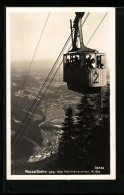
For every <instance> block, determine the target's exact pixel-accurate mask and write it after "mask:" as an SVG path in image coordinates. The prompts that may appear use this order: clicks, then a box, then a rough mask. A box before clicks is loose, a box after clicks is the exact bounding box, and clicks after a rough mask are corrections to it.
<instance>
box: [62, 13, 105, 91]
mask: <svg viewBox="0 0 124 195" xmlns="http://www.w3.org/2000/svg"><path fill="white" fill-rule="evenodd" d="M84 14H85V12H76V17H75V20H74V22H73V27H72V21H71V20H70V24H71V37H72V49H71V50H70V51H69V52H68V53H67V54H64V55H63V65H64V67H63V82H66V83H67V86H68V89H70V90H73V91H76V92H79V93H97V92H100V90H101V87H103V86H106V67H105V63H106V55H105V54H104V53H99V52H98V51H96V50H94V49H90V48H88V47H86V46H84V43H83V34H82V26H81V22H82V17H83V15H84ZM78 37H79V40H80V48H78V47H77V45H76V44H77V38H78Z"/></svg>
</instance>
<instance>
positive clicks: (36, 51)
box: [12, 12, 50, 115]
mask: <svg viewBox="0 0 124 195" xmlns="http://www.w3.org/2000/svg"><path fill="white" fill-rule="evenodd" d="M49 16H50V12H49V13H48V16H47V18H46V21H45V24H44V27H43V29H42V32H41V35H40V38H39V40H38V43H37V46H36V48H35V51H34V54H33V57H32V60H31V62H30V65H29V68H28V70H27V73H26V76H25V79H24V82H23V84H22V87H21V91H22V90H23V88H24V85H25V83H26V80H27V77H28V74H29V71H30V69H31V65H32V63H33V61H34V57H35V55H36V52H37V49H38V46H39V44H40V41H41V38H42V36H43V32H44V30H45V27H46V24H47V21H48V18H49ZM18 100H19V99H17V100H16V103H15V106H14V109H13V112H12V115H13V114H14V113H15V109H16V107H17V104H18Z"/></svg>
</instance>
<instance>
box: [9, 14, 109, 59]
mask: <svg viewBox="0 0 124 195" xmlns="http://www.w3.org/2000/svg"><path fill="white" fill-rule="evenodd" d="M82 11H84V10H82ZM48 13H49V12H42V11H41V12H11V14H10V57H11V62H17V61H18V62H23V61H27V62H30V61H31V59H32V57H33V54H34V51H35V49H36V46H37V43H38V41H39V37H40V34H41V32H42V29H43V26H44V23H45V21H46V18H47V16H48ZM105 13H106V12H97V13H95V12H91V13H90V15H89V17H88V19H87V21H86V23H85V24H84V26H83V28H82V30H83V37H84V44H85V45H86V43H87V42H88V41H89V39H90V37H91V36H92V34H93V32H94V30H95V29H96V27H97V26H98V24H99V23H100V21H101V20H102V18H103V16H104V15H105ZM74 18H75V11H74V12H50V16H49V19H48V22H47V25H46V28H45V30H44V33H43V36H42V38H41V41H40V44H39V47H38V49H37V52H36V55H35V58H34V62H35V61H48V60H50V61H55V60H56V58H57V57H58V55H59V53H60V51H61V49H62V47H63V45H64V44H65V42H66V40H67V38H68V36H69V35H70V19H72V21H73V20H74ZM108 23H109V13H108V15H107V16H106V17H105V19H104V21H103V23H102V24H101V26H100V27H99V29H98V30H97V32H96V33H95V35H94V36H93V38H92V40H91V41H90V43H89V44H88V47H90V48H93V49H96V50H98V51H99V52H101V53H102V52H103V53H107V54H108V52H109V47H108V42H109V34H108V32H109V25H108ZM70 43H71V42H70ZM69 45H70V44H69Z"/></svg>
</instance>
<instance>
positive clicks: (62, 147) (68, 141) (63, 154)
mask: <svg viewBox="0 0 124 195" xmlns="http://www.w3.org/2000/svg"><path fill="white" fill-rule="evenodd" d="M62 131H63V132H62V134H61V137H60V138H59V150H58V156H59V161H60V162H61V168H63V169H65V168H68V169H69V168H70V169H71V167H72V166H71V164H72V160H73V157H74V142H75V125H74V119H73V111H72V109H71V107H69V108H68V109H67V111H66V116H65V121H64V123H63V127H62Z"/></svg>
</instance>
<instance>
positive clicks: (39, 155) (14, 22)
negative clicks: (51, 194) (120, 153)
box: [6, 7, 116, 180]
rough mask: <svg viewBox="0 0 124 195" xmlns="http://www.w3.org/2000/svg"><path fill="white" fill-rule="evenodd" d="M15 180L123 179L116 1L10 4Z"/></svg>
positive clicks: (9, 136) (10, 144)
mask: <svg viewBox="0 0 124 195" xmlns="http://www.w3.org/2000/svg"><path fill="white" fill-rule="evenodd" d="M6 51H7V52H6V62H7V65H6V89H7V90H6V94H7V95H6V104H7V106H6V126H7V129H6V148H7V151H6V158H7V167H6V170H7V179H9V180H26V179H28V180H96V179H97V180H109V179H111V180H115V179H116V141H115V140H116V129H115V126H116V121H115V8H111V7H110V8H107V7H104V8H103V7H96V8H95V7H92V8H90V7H79V8H78V7H72V8H71V7H70V8H69V7H61V8H57V7H50V8H49V7H47V8H46V7H44V8H43V7H35V8H32V7H25V8H23V7H15V8H14V7H11V8H10V7H8V8H6Z"/></svg>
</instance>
